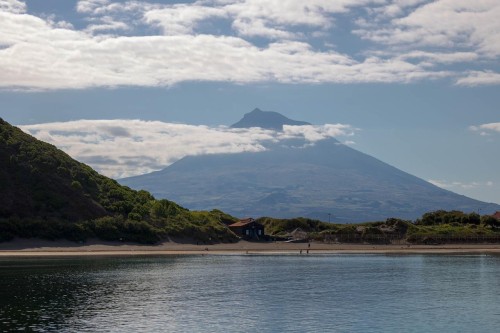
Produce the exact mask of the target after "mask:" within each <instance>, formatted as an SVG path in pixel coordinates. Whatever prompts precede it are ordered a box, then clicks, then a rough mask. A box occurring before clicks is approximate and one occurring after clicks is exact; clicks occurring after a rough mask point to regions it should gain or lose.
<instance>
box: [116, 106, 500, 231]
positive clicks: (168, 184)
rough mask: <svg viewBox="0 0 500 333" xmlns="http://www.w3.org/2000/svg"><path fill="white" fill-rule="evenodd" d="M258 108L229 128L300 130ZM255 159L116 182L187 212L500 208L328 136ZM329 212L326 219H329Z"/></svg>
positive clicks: (340, 217)
mask: <svg viewBox="0 0 500 333" xmlns="http://www.w3.org/2000/svg"><path fill="white" fill-rule="evenodd" d="M304 124H308V123H306V122H299V121H294V120H291V119H288V118H286V117H285V116H283V115H281V114H279V113H276V112H267V111H261V110H259V109H255V110H254V111H252V112H250V113H248V114H246V115H245V116H244V117H243V119H242V120H240V121H239V122H237V123H236V124H234V125H232V127H262V128H272V129H277V130H281V129H282V128H283V125H304ZM266 148H267V150H266V151H263V152H255V153H237V154H214V155H204V156H187V157H185V158H183V159H181V160H179V161H177V162H175V163H173V164H172V165H170V166H168V167H167V168H165V169H163V170H161V171H157V172H153V173H149V174H146V175H141V176H136V177H130V178H125V179H121V180H120V183H122V184H124V185H127V186H130V187H132V188H136V189H146V190H148V191H150V192H152V193H153V194H154V195H155V196H156V197H161V198H168V199H170V200H174V201H176V202H179V203H180V204H181V205H184V206H186V207H188V208H190V209H212V208H218V209H221V210H223V211H225V212H228V213H230V214H232V215H235V216H239V217H245V216H252V217H258V216H273V217H283V218H285V217H297V216H303V217H310V218H318V219H322V220H328V219H330V218H331V220H332V221H338V222H356V221H373V220H380V219H385V218H388V217H400V218H405V219H416V218H418V217H420V216H421V215H422V214H423V213H425V212H428V211H433V210H438V209H445V210H453V209H456V210H462V211H465V212H471V211H478V210H480V211H481V212H482V213H490V212H494V211H495V210H498V209H500V206H499V205H497V204H489V203H485V202H481V201H478V200H474V199H471V198H468V197H465V196H462V195H458V194H455V193H453V192H450V191H447V190H444V189H442V188H439V187H437V186H435V185H433V184H430V183H429V182H426V181H424V180H422V179H420V178H418V177H415V176H412V175H410V174H408V173H406V172H403V171H401V170H399V169H397V168H395V167H392V166H390V165H388V164H386V163H384V162H382V161H380V160H378V159H376V158H374V157H371V156H369V155H366V154H364V153H361V152H359V151H357V150H355V149H352V148H350V147H348V146H346V145H344V144H341V143H340V142H339V141H338V140H336V139H333V138H330V139H325V140H322V141H318V142H316V143H315V144H314V145H305V144H304V142H302V141H301V140H297V139H294V140H289V141H288V142H285V144H284V143H283V142H280V143H279V144H271V145H269V146H268V147H266ZM330 214H331V215H330Z"/></svg>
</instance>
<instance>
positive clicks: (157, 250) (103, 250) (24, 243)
mask: <svg viewBox="0 0 500 333" xmlns="http://www.w3.org/2000/svg"><path fill="white" fill-rule="evenodd" d="M308 253H309V254H364V253H366V254H419V253H422V254H423V253H429V254H440V253H441V254H452V253H458V254H460V253H464V254H465V253H491V254H493V253H499V254H500V244H443V245H374V244H345V243H344V244H333V243H330V244H329V243H317V242H312V243H310V247H309V245H308V243H286V242H266V243H264V242H247V241H240V242H238V243H230V244H213V245H204V244H200V245H197V244H193V243H191V242H183V241H179V240H177V241H168V242H163V243H161V244H157V245H139V244H131V243H117V242H103V241H97V240H91V241H88V242H86V243H75V242H70V241H55V242H53V241H46V240H39V239H16V240H14V241H10V242H4V243H0V256H89V255H223V254H225V255H231V254H235V255H241V254H254V255H255V254H297V255H300V254H302V255H307V254H308Z"/></svg>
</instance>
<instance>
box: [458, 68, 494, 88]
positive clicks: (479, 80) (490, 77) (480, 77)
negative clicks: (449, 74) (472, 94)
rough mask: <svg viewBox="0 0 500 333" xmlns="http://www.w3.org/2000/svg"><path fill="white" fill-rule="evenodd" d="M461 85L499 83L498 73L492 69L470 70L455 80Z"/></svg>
mask: <svg viewBox="0 0 500 333" xmlns="http://www.w3.org/2000/svg"><path fill="white" fill-rule="evenodd" d="M457 84H458V85H461V86H480V85H497V84H500V73H495V72H492V71H470V72H468V75H467V76H465V77H462V78H460V79H458V80H457Z"/></svg>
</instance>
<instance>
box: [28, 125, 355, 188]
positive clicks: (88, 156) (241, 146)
mask: <svg viewBox="0 0 500 333" xmlns="http://www.w3.org/2000/svg"><path fill="white" fill-rule="evenodd" d="M20 128H21V129H22V130H23V131H25V132H27V133H30V134H32V135H34V136H35V137H37V138H38V139H40V140H43V141H46V142H49V143H51V144H54V145H56V146H57V147H59V148H61V149H63V150H64V151H65V152H67V153H68V154H69V155H70V156H72V157H74V158H75V159H77V160H79V161H82V162H84V163H87V164H89V165H91V166H92V167H94V168H96V169H97V170H98V171H100V172H102V173H103V174H105V175H107V176H110V177H115V178H120V177H125V176H131V175H138V174H143V173H147V172H151V171H154V170H159V169H162V168H164V167H165V166H167V165H169V164H171V163H173V162H175V161H176V160H178V159H180V158H182V157H184V156H187V155H204V154H216V153H239V152H258V151H263V150H266V145H268V144H270V143H278V142H284V141H285V140H289V139H302V140H304V142H305V143H306V144H313V143H314V142H316V141H319V140H324V139H328V138H332V137H338V136H351V135H352V134H353V129H352V128H351V127H350V126H348V125H341V124H327V125H321V126H312V125H311V126H285V129H284V131H283V132H276V131H272V130H266V129H261V128H251V129H232V128H227V127H223V126H222V127H208V126H194V125H186V124H174V123H165V122H160V121H142V120H79V121H71V122H58V123H46V124H38V125H25V126H20Z"/></svg>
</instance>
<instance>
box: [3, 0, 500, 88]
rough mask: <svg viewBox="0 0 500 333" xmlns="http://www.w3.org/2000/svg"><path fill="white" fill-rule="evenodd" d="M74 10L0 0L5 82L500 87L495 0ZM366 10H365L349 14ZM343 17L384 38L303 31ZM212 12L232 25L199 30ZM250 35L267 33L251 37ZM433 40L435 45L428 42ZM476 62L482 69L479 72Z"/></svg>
mask: <svg viewBox="0 0 500 333" xmlns="http://www.w3.org/2000/svg"><path fill="white" fill-rule="evenodd" d="M391 6H393V7H391ZM386 7H387V8H386ZM388 7H391V8H393V9H388ZM396 9H397V10H396ZM76 10H77V11H78V13H80V14H81V15H83V16H84V19H85V20H87V21H88V22H89V25H88V26H87V27H86V28H84V29H82V30H76V29H75V28H74V27H73V26H72V25H71V23H70V22H65V21H60V22H55V21H54V20H53V19H49V18H40V17H36V16H33V15H30V14H29V13H28V14H26V13H25V12H24V11H25V6H24V4H23V3H22V2H20V1H17V0H0V22H2V24H0V72H1V73H2V80H0V88H4V89H27V90H29V89H34V90H40V89H41V90H43V89H82V88H88V87H98V86H100V87H116V86H145V87H158V86H171V85H174V84H177V83H180V82H186V81H214V82H237V83H251V82H281V83H359V82H386V83H391V82H401V83H407V82H413V81H418V80H429V79H439V78H445V77H450V78H453V79H457V78H458V81H457V84H460V85H480V84H500V79H499V78H498V75H499V74H497V73H496V72H493V71H491V70H489V69H488V68H487V66H488V64H496V62H495V60H496V59H497V58H498V56H499V55H500V42H499V40H498V39H499V36H500V32H499V31H500V28H499V24H500V23H498V22H500V21H499V20H496V19H492V18H493V17H496V16H495V15H496V14H497V12H498V10H500V3H498V1H496V0H495V1H492V0H482V1H479V2H477V1H476V2H470V1H468V0H467V1H465V0H456V1H450V0H439V1H435V2H432V3H427V1H421V0H394V1H392V2H389V1H387V0H338V1H331V0H310V1H301V0H200V1H196V2H194V3H185V4H174V5H166V4H161V3H153V2H147V1H123V2H115V1H112V0H81V1H79V2H78V3H77V6H76ZM365 11H366V12H367V13H368V15H365V16H364V17H355V16H353V17H352V18H351V17H350V16H349V15H351V14H352V13H355V14H356V15H359V13H360V12H365ZM381 11H389V12H392V14H391V15H392V16H391V15H389V16H390V17H388V16H387V15H385V14H381ZM398 13H399V14H398ZM341 15H343V17H344V18H349V19H352V20H354V21H356V22H357V23H358V24H359V25H360V28H359V29H358V30H357V32H356V33H357V34H358V35H360V36H362V37H363V38H365V39H369V40H371V41H372V42H375V43H377V44H378V47H377V48H370V50H372V51H371V52H368V51H367V50H368V49H367V50H366V51H365V52H361V54H365V57H364V58H362V57H360V56H359V54H356V55H352V56H351V55H349V54H345V53H342V52H339V51H337V50H336V47H335V46H333V47H330V48H328V50H327V51H325V50H323V49H321V48H316V47H314V46H313V43H312V42H309V41H308V40H307V39H308V37H307V36H315V37H314V38H319V39H321V38H323V39H325V43H328V41H327V40H326V39H328V38H329V36H331V35H332V34H334V33H335V28H336V27H335V22H336V18H337V17H340V16H341ZM384 15H385V16H384ZM394 15H396V16H397V18H394ZM428 16H429V17H431V18H432V19H428ZM211 20H219V21H220V20H225V22H226V25H227V23H230V25H231V26H232V29H226V30H222V31H219V30H217V29H212V30H214V32H213V34H209V33H208V31H203V29H205V28H206V27H207V26H210V23H211V22H212V21H211ZM362 22H364V23H362ZM141 25H146V26H147V28H148V29H149V30H147V31H149V32H151V28H153V29H158V30H161V32H160V31H158V32H157V33H158V34H160V35H158V34H154V33H150V35H145V36H144V35H134V33H135V32H136V31H135V30H134V29H136V28H137V27H139V26H141ZM208 30H210V29H208ZM215 30H217V32H215ZM110 33H113V34H115V35H109V34H110ZM123 33H126V36H120V35H117V34H123ZM252 37H264V39H266V38H267V40H266V42H264V43H262V42H260V43H259V44H256V43H254V42H253V41H252ZM429 38H435V39H436V40H429ZM325 45H326V44H325ZM329 45H331V43H330V44H329ZM436 46H439V47H440V49H439V50H436V49H432V47H436ZM443 48H449V49H443ZM497 49H498V50H497ZM373 50H375V51H373ZM497 51H498V52H497ZM455 63H461V64H462V65H464V64H465V67H466V66H467V64H472V63H474V70H468V69H465V70H462V72H455V71H454V70H452V69H450V68H448V67H444V66H449V65H452V64H455ZM478 63H479V64H480V65H479V66H486V67H485V68H480V69H479V70H478V67H477V66H478V65H477V64H478ZM464 74H465V75H464Z"/></svg>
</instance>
